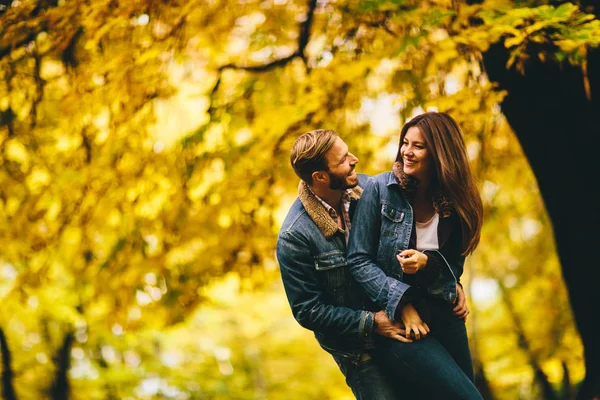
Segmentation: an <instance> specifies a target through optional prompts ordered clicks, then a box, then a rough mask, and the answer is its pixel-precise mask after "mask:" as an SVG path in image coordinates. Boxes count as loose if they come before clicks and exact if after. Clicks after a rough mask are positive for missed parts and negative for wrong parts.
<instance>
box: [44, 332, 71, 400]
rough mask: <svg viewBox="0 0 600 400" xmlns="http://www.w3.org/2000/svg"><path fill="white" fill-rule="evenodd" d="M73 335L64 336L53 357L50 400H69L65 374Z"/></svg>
mask: <svg viewBox="0 0 600 400" xmlns="http://www.w3.org/2000/svg"><path fill="white" fill-rule="evenodd" d="M74 339H75V335H74V334H73V332H72V331H68V332H67V333H66V334H65V337H64V339H63V343H62V345H61V346H60V348H59V349H58V351H57V352H56V355H55V356H54V363H55V365H56V372H55V374H54V382H53V383H52V386H51V388H50V399H51V400H68V399H69V377H68V375H67V373H68V372H69V368H70V367H71V347H72V346H73V341H74Z"/></svg>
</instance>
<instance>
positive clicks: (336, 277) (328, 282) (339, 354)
mask: <svg viewBox="0 0 600 400" xmlns="http://www.w3.org/2000/svg"><path fill="white" fill-rule="evenodd" d="M367 179H368V176H367V175H362V174H359V182H360V183H362V184H364V183H366V181H367ZM360 192H362V189H360V187H357V188H355V189H353V193H354V194H355V195H354V196H351V198H352V200H351V205H350V214H351V217H352V215H353V213H354V209H355V207H356V203H357V201H358V196H359V195H360ZM346 254H347V248H346V239H345V237H344V233H343V232H342V231H340V230H339V229H338V226H337V223H336V222H335V221H333V219H332V218H331V217H330V216H329V214H328V213H327V211H326V210H325V208H324V207H323V206H322V205H321V204H320V203H319V202H318V199H317V198H316V197H315V196H314V195H313V194H312V192H311V191H309V190H308V189H307V188H306V187H305V186H304V183H301V184H300V187H299V198H298V199H296V201H295V202H294V204H293V205H292V207H291V209H290V211H289V213H288V215H287V217H286V218H285V220H284V222H283V225H282V226H281V230H280V231H279V237H278V240H277V259H278V261H279V265H280V269H281V277H282V280H283V285H284V288H285V292H286V295H287V298H288V301H289V303H290V307H291V309H292V313H293V314H294V317H295V318H296V320H297V321H298V322H299V323H300V325H302V326H303V327H305V328H307V329H309V330H311V331H313V332H314V334H315V336H316V338H317V340H318V341H319V344H320V345H321V347H323V348H324V349H325V350H327V351H328V352H329V353H331V354H332V355H333V356H335V357H336V358H341V359H343V360H346V361H350V362H354V363H358V361H359V359H360V357H361V355H362V354H363V353H364V351H365V350H364V349H365V345H366V344H367V343H369V342H370V337H371V334H372V331H373V323H374V313H373V311H369V310H367V309H370V310H373V308H374V307H373V304H372V303H371V302H370V301H369V300H368V298H367V296H366V295H365V294H364V291H363V290H361V288H360V286H359V285H358V284H357V283H356V282H355V281H354V280H353V279H352V276H351V274H350V271H349V270H348V262H347V258H346Z"/></svg>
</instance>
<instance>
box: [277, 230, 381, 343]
mask: <svg viewBox="0 0 600 400" xmlns="http://www.w3.org/2000/svg"><path fill="white" fill-rule="evenodd" d="M277 259H278V261H279V266H280V269H281V277H282V280H283V286H284V288H285V292H286V295H287V298H288V301H289V303H290V307H291V309H292V313H293V315H294V318H295V319H296V321H298V323H299V324H300V325H301V326H303V327H304V328H306V329H309V330H311V331H314V332H320V333H324V334H334V335H339V336H340V337H344V338H346V339H347V340H349V341H350V342H356V343H357V345H362V344H364V343H365V341H366V340H367V339H368V338H370V337H371V334H372V332H373V327H374V313H373V312H370V311H364V310H353V309H350V308H347V307H341V306H335V305H332V304H328V303H327V296H326V294H325V292H324V287H323V284H322V282H321V280H320V279H319V278H320V277H319V275H318V274H319V272H318V271H317V270H316V269H315V264H314V260H313V257H312V255H311V253H310V245H309V243H308V241H307V240H306V239H305V238H302V237H301V235H299V234H297V233H294V232H291V231H284V232H281V233H280V235H279V239H278V241H277Z"/></svg>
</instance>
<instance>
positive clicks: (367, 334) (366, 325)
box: [359, 311, 375, 342]
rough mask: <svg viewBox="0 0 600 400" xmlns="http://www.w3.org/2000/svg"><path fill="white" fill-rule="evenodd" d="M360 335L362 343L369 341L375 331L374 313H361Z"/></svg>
mask: <svg viewBox="0 0 600 400" xmlns="http://www.w3.org/2000/svg"><path fill="white" fill-rule="evenodd" d="M359 331H360V335H361V338H362V341H363V342H365V341H370V340H371V337H372V336H373V332H374V331H375V313H374V312H372V311H363V312H362V316H361V319H360V329H359Z"/></svg>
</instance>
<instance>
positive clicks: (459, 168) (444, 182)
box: [396, 112, 483, 255]
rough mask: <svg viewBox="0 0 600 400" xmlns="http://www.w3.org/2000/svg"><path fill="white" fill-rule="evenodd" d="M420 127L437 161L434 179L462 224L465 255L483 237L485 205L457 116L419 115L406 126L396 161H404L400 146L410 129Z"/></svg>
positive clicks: (434, 183) (430, 151) (430, 113)
mask: <svg viewBox="0 0 600 400" xmlns="http://www.w3.org/2000/svg"><path fill="white" fill-rule="evenodd" d="M413 126H416V127H418V128H419V129H420V130H421V132H422V133H423V135H424V136H425V145H426V146H427V149H428V150H429V154H431V157H432V159H433V161H434V165H435V169H436V175H435V176H434V177H433V178H435V179H434V180H433V182H432V184H433V185H434V186H433V187H434V188H435V185H437V189H439V191H440V192H441V194H442V195H443V196H444V197H446V198H447V199H448V200H450V201H451V203H452V207H453V208H454V210H456V213H457V214H458V217H459V219H460V221H461V225H462V243H463V249H462V250H463V252H462V254H463V255H468V254H470V253H472V252H473V250H475V248H476V247H477V245H478V244H479V238H480V236H481V225H482V223H483V205H482V203H481V196H480V195H479V190H478V189H477V185H476V184H475V179H474V178H473V174H472V173H471V167H470V165H469V159H468V157H467V151H466V147H465V142H464V139H463V134H462V131H461V129H460V127H459V126H458V124H457V123H456V121H454V119H453V118H452V117H451V116H450V115H448V114H446V113H438V112H427V113H424V114H421V115H418V116H416V117H415V118H413V119H411V120H410V121H409V122H407V123H406V124H405V125H404V127H402V132H401V133H400V145H399V146H398V154H397V155H396V161H397V162H400V163H401V164H403V163H404V162H403V160H402V155H401V154H400V149H401V147H402V142H403V141H404V137H405V136H406V132H407V131H408V129H409V128H411V127H413Z"/></svg>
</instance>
